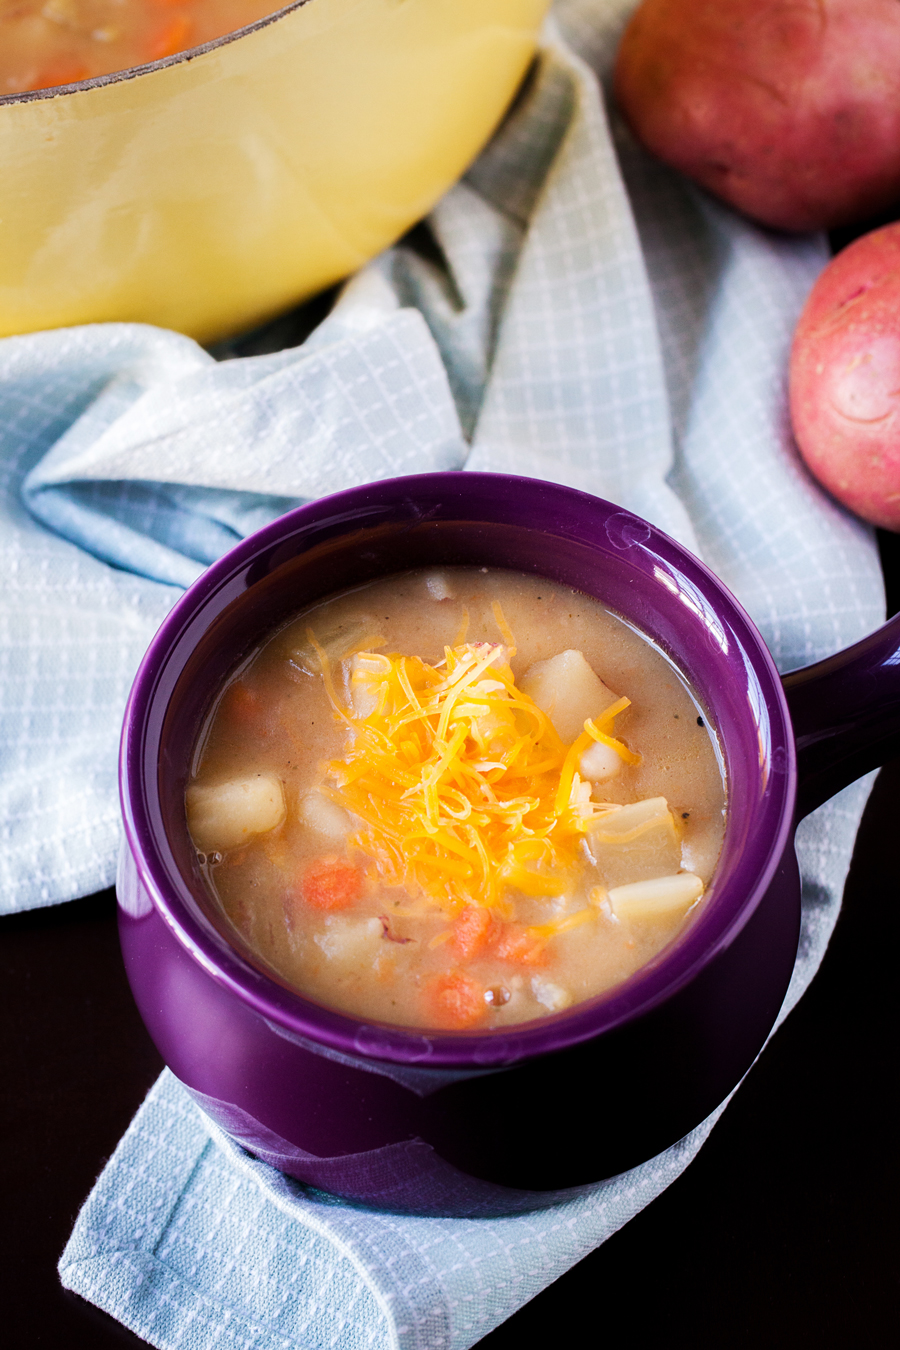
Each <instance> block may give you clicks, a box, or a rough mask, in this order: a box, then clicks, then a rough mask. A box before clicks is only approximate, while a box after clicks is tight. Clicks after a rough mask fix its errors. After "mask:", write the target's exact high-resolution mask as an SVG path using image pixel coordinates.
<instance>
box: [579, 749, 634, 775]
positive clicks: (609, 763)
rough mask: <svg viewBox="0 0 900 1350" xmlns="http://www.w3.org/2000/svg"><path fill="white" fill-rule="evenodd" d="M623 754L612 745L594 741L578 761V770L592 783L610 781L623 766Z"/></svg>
mask: <svg viewBox="0 0 900 1350" xmlns="http://www.w3.org/2000/svg"><path fill="white" fill-rule="evenodd" d="M622 762H623V761H622V756H621V755H620V754H618V752H617V751H615V750H614V749H613V748H612V746H611V745H604V744H603V742H602V741H594V744H593V745H589V746H588V748H587V750H585V752H584V754H583V755H582V756H581V759H580V760H579V761H578V772H579V773H580V774H581V776H582V778H588V779H590V781H591V782H592V783H608V782H609V780H610V778H615V776H616V774H617V773H618V772H619V770H620V769H621V767H622Z"/></svg>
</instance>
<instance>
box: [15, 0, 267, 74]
mask: <svg viewBox="0 0 900 1350" xmlns="http://www.w3.org/2000/svg"><path fill="white" fill-rule="evenodd" d="M280 8H282V6H281V5H278V4H275V3H273V0H0V95H3V94H19V93H24V92H25V91H26V90H29V89H47V88H50V87H52V86H54V85H59V84H74V83H75V82H76V81H78V80H87V79H90V78H92V77H93V76H96V75H109V74H111V73H112V72H113V71H117V70H129V69H131V67H132V66H141V65H145V64H147V63H148V62H150V61H159V60H161V59H162V58H163V57H165V56H174V55H175V54H176V52H182V51H185V50H187V48H189V47H199V46H201V45H202V44H203V43H204V42H211V41H212V40H213V38H217V37H222V36H224V34H225V33H232V32H234V31H235V29H237V28H243V27H244V26H245V25H246V24H249V23H254V22H255V21H256V20H257V19H262V18H265V16H266V15H267V14H273V13H274V12H275V11H276V10H278V9H280Z"/></svg>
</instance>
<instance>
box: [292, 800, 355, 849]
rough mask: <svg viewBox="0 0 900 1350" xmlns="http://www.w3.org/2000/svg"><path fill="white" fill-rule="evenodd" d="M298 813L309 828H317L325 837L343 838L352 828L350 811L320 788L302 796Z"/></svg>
mask: <svg viewBox="0 0 900 1350" xmlns="http://www.w3.org/2000/svg"><path fill="white" fill-rule="evenodd" d="M297 814H298V816H299V817H300V820H301V822H302V823H303V824H304V825H305V826H306V827H307V829H310V830H315V832H316V834H320V835H322V837H323V838H324V839H331V840H340V839H343V838H344V837H345V836H346V835H347V833H348V831H349V829H350V824H351V821H350V816H349V815H348V813H347V812H346V811H345V810H344V809H343V807H341V806H338V804H337V802H333V801H332V800H331V798H330V797H326V796H325V794H324V793H323V792H319V790H318V788H316V789H315V790H314V791H313V792H308V793H307V794H306V796H305V797H301V798H300V805H299V808H298V811H297Z"/></svg>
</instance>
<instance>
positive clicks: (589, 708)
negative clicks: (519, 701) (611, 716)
mask: <svg viewBox="0 0 900 1350" xmlns="http://www.w3.org/2000/svg"><path fill="white" fill-rule="evenodd" d="M519 688H520V689H521V690H522V691H523V692H524V693H526V694H527V695H528V697H529V698H533V699H534V701H535V703H536V704H537V705H538V707H539V708H540V710H541V712H545V713H546V714H547V716H548V717H549V718H550V721H551V722H552V723H553V725H554V727H555V728H556V730H557V731H558V732H559V734H560V736H561V737H562V739H563V740H564V741H565V742H566V744H567V745H570V744H571V743H572V741H574V740H575V739H576V737H578V736H580V735H581V733H582V731H583V730H584V724H585V721H586V720H587V718H589V717H598V716H599V715H600V713H602V712H604V711H605V710H606V709H607V708H608V707H609V706H610V704H611V703H615V702H616V700H617V697H618V696H617V695H616V694H614V693H613V692H612V690H611V689H608V688H607V687H606V685H605V684H604V683H603V681H602V680H601V679H600V677H599V675H595V674H594V672H593V670H591V667H590V666H589V665H588V663H587V661H586V660H585V659H584V657H583V655H582V654H581V652H576V651H566V652H560V653H559V654H558V655H557V656H551V657H550V658H549V660H547V661H536V662H535V664H534V665H533V666H531V667H530V669H529V670H527V671H526V673H525V675H524V676H523V677H522V679H521V680H520V681H519Z"/></svg>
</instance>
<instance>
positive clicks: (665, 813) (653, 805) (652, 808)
mask: <svg viewBox="0 0 900 1350" xmlns="http://www.w3.org/2000/svg"><path fill="white" fill-rule="evenodd" d="M660 826H663V827H666V829H667V832H668V830H671V831H672V833H673V835H674V832H675V821H674V818H673V816H672V812H671V811H670V810H669V804H668V802H667V801H666V799H665V797H645V798H644V800H643V801H641V802H630V803H629V805H628V806H621V807H619V809H618V811H608V812H604V813H603V814H602V815H599V816H596V817H595V818H594V820H593V821H592V822H591V823H590V832H591V838H592V839H595V840H596V841H597V843H600V844H630V843H631V842H632V841H633V840H635V839H639V838H640V837H641V835H644V834H647V833H648V832H649V831H650V830H654V829H658V828H659V827H660Z"/></svg>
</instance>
